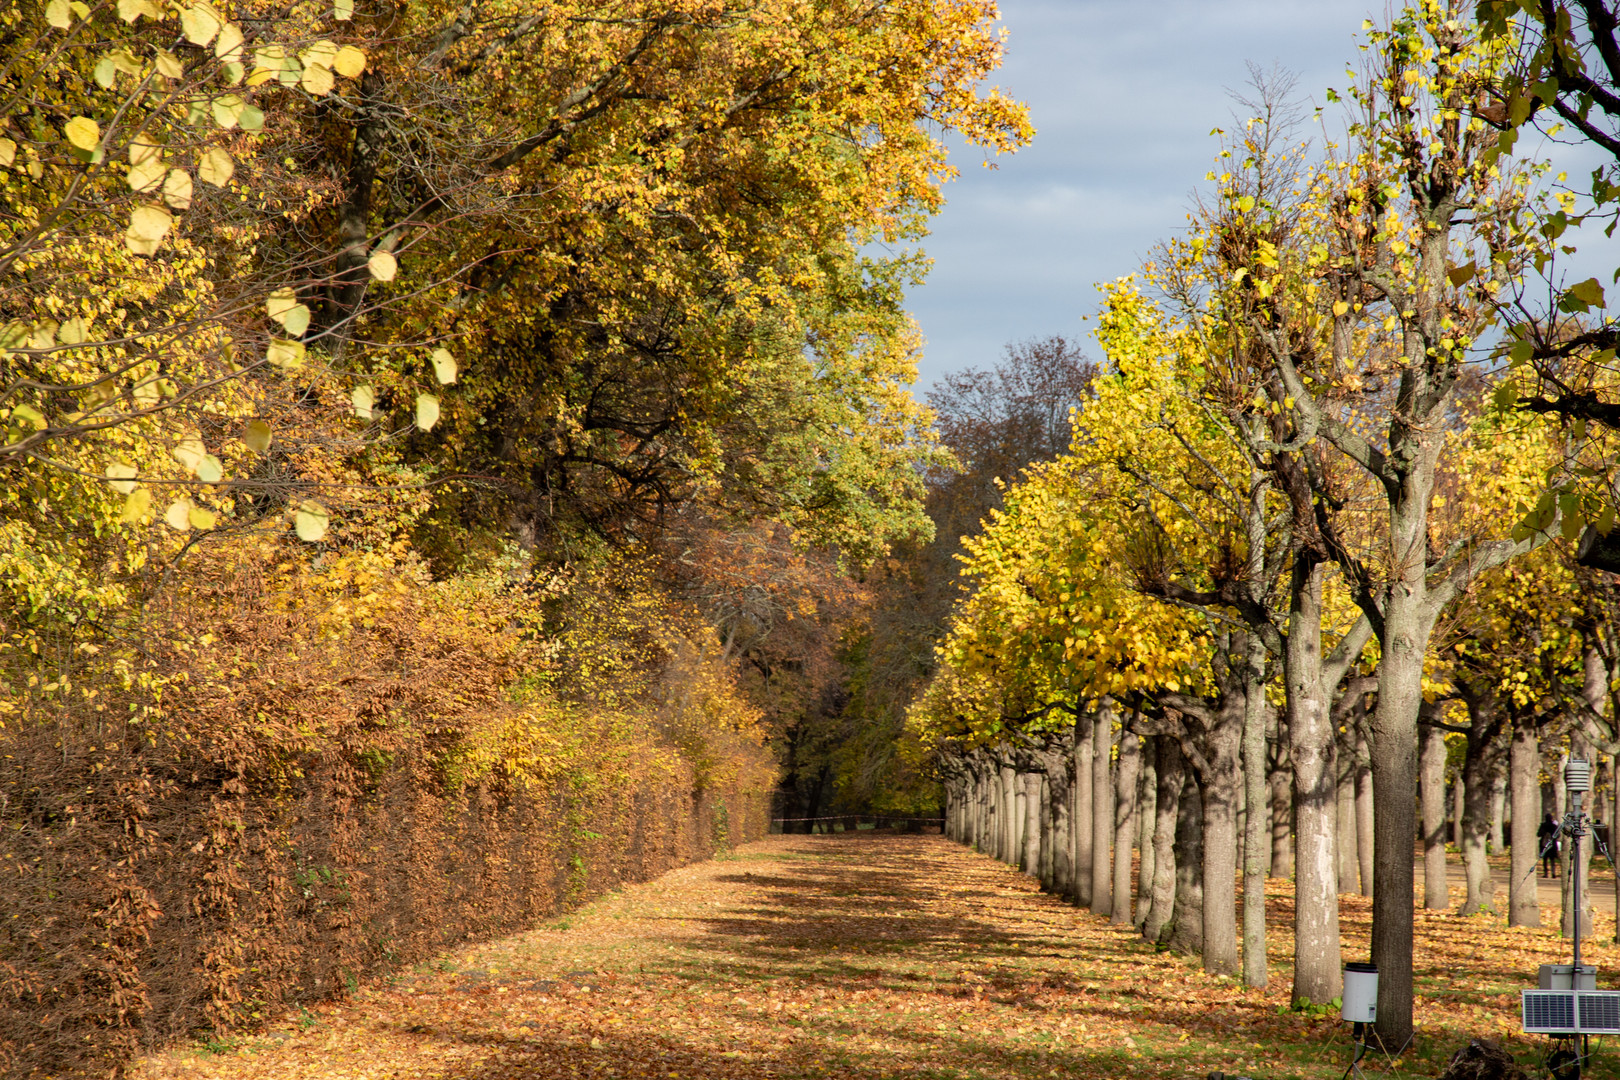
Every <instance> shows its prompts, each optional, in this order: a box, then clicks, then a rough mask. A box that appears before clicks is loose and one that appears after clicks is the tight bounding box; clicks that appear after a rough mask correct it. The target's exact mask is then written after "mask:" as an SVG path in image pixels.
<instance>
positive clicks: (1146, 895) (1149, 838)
mask: <svg viewBox="0 0 1620 1080" xmlns="http://www.w3.org/2000/svg"><path fill="white" fill-rule="evenodd" d="M1137 790H1138V791H1140V792H1141V794H1140V795H1139V796H1138V797H1137V807H1138V809H1137V814H1136V835H1137V841H1136V847H1137V850H1138V851H1140V852H1141V853H1142V854H1141V859H1140V861H1139V862H1138V864H1137V868H1136V917H1135V918H1134V919H1133V920H1132V921H1133V923H1134V924H1135V926H1136V928H1137V929H1138V930H1140V929H1142V928H1143V927H1144V926H1146V925H1147V918H1148V910H1149V909H1150V908H1151V907H1152V906H1153V878H1154V875H1155V874H1156V873H1157V872H1158V867H1157V859H1158V854H1159V853H1158V845H1157V844H1155V843H1154V830H1155V829H1156V828H1157V826H1158V819H1159V814H1158V801H1159V800H1158V793H1159V738H1158V736H1156V735H1150V736H1148V737H1147V739H1146V740H1144V741H1143V743H1142V776H1141V778H1140V779H1139V780H1138V781H1137Z"/></svg>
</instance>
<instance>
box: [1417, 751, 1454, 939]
mask: <svg viewBox="0 0 1620 1080" xmlns="http://www.w3.org/2000/svg"><path fill="white" fill-rule="evenodd" d="M1418 740H1419V744H1420V746H1421V747H1422V749H1421V751H1420V754H1421V759H1420V766H1419V790H1420V794H1421V796H1422V799H1423V906H1424V907H1426V908H1446V907H1450V906H1451V900H1450V899H1449V896H1448V893H1447V891H1446V735H1445V732H1444V731H1442V730H1441V729H1440V728H1438V727H1435V726H1434V725H1433V724H1424V725H1423V726H1422V727H1420V728H1419V729H1418Z"/></svg>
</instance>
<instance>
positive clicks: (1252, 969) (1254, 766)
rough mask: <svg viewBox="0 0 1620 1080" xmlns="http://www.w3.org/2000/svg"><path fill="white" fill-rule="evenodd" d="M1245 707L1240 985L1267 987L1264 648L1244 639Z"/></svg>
mask: <svg viewBox="0 0 1620 1080" xmlns="http://www.w3.org/2000/svg"><path fill="white" fill-rule="evenodd" d="M1246 652H1247V659H1248V665H1247V674H1246V679H1245V682H1246V685H1245V686H1244V694H1243V698H1244V705H1243V732H1242V742H1241V748H1242V754H1243V806H1244V818H1243V985H1244V986H1247V987H1250V988H1253V989H1262V988H1264V987H1265V985H1266V976H1267V970H1266V871H1267V870H1268V869H1269V868H1270V866H1271V837H1270V832H1271V823H1270V821H1269V818H1270V812H1269V803H1268V801H1267V799H1266V794H1267V784H1266V720H1267V716H1266V714H1267V711H1268V706H1267V705H1266V680H1265V665H1266V647H1265V643H1264V642H1262V641H1261V640H1260V637H1259V635H1257V634H1250V635H1248V646H1247V650H1246Z"/></svg>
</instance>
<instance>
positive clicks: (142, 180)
mask: <svg viewBox="0 0 1620 1080" xmlns="http://www.w3.org/2000/svg"><path fill="white" fill-rule="evenodd" d="M168 171H169V167H168V166H167V165H165V164H164V163H163V162H162V161H161V160H160V159H158V158H157V157H149V158H147V159H146V160H145V161H142V162H140V163H139V164H136V165H131V166H130V167H129V173H128V174H127V175H126V176H125V177H124V179H125V180H127V181H128V182H129V186H130V187H131V188H132V189H133V190H135V191H140V192H147V191H152V190H154V189H155V188H156V187H157V186H158V185H159V184H161V183H163V177H164V176H165V175H166V174H167V173H168Z"/></svg>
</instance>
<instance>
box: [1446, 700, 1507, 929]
mask: <svg viewBox="0 0 1620 1080" xmlns="http://www.w3.org/2000/svg"><path fill="white" fill-rule="evenodd" d="M1454 681H1455V682H1456V684H1457V687H1458V690H1459V693H1460V694H1461V696H1462V699H1463V703H1464V704H1465V705H1467V706H1468V726H1467V727H1466V728H1465V729H1463V732H1462V734H1463V737H1464V738H1465V739H1466V740H1467V743H1466V746H1465V749H1464V751H1463V762H1462V770H1461V775H1460V777H1459V781H1460V790H1461V792H1462V804H1463V805H1462V843H1461V844H1460V845H1459V847H1460V848H1461V851H1462V857H1463V876H1464V879H1465V881H1466V882H1467V894H1466V896H1465V897H1464V899H1463V905H1462V908H1461V909H1460V913H1461V914H1463V915H1473V914H1475V913H1476V912H1480V911H1495V910H1496V906H1495V903H1496V901H1495V893H1496V884H1495V882H1494V880H1493V879H1492V878H1491V868H1490V864H1489V863H1488V862H1487V861H1486V858H1485V854H1486V845H1487V843H1488V840H1489V831H1490V824H1491V791H1492V787H1493V783H1492V777H1493V776H1494V774H1495V772H1496V765H1497V761H1498V759H1499V758H1500V757H1501V749H1502V747H1501V734H1502V729H1503V725H1504V723H1505V721H1506V720H1507V717H1506V715H1505V714H1504V713H1503V712H1502V700H1501V697H1500V695H1499V694H1498V693H1497V682H1496V679H1495V678H1494V677H1492V676H1490V675H1488V674H1487V675H1484V676H1481V675H1479V674H1476V673H1468V672H1465V673H1460V674H1459V675H1458V677H1457V678H1456V679H1455V680H1454Z"/></svg>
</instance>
